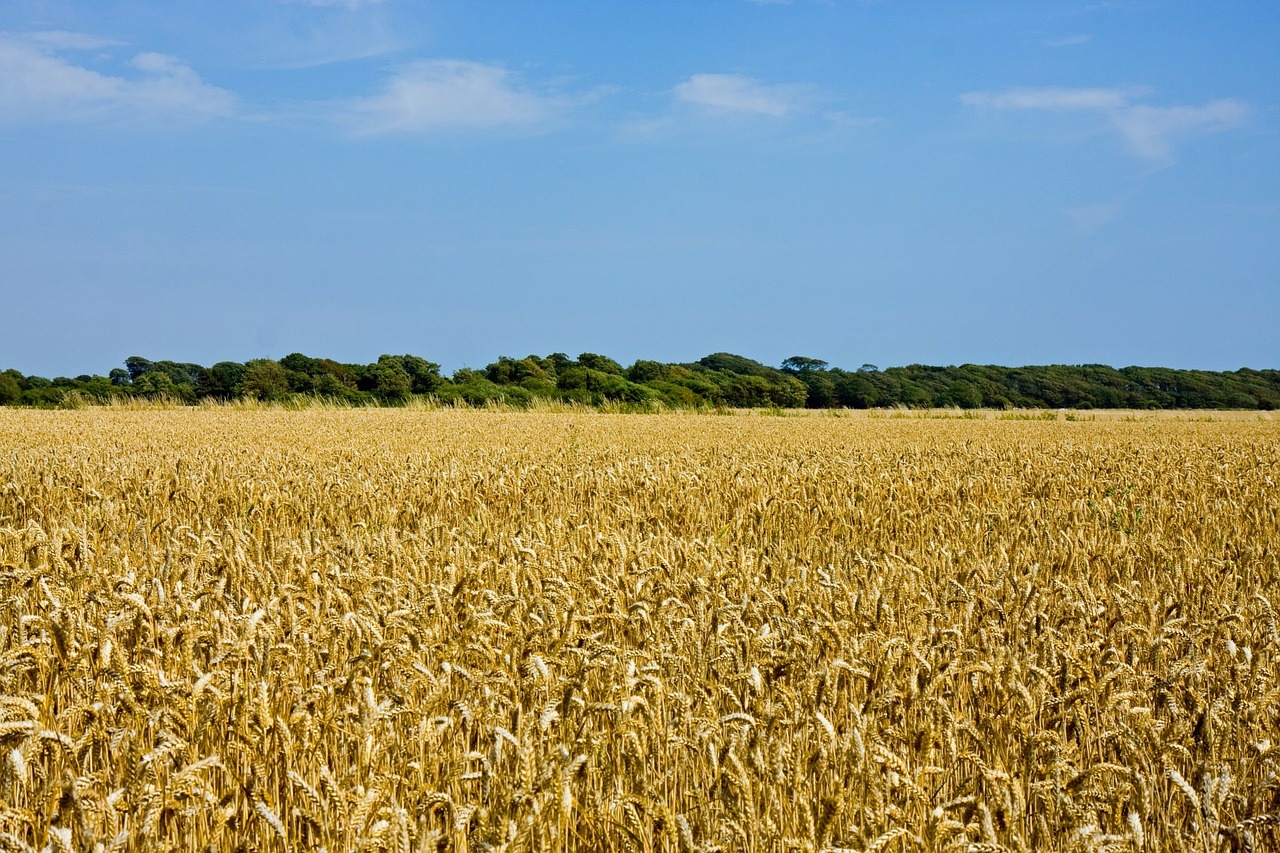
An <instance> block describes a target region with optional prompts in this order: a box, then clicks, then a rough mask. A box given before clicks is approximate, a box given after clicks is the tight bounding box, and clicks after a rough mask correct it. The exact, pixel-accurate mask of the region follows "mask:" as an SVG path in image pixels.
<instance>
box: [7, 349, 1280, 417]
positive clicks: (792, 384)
mask: <svg viewBox="0 0 1280 853" xmlns="http://www.w3.org/2000/svg"><path fill="white" fill-rule="evenodd" d="M305 397H317V398H324V399H329V400H334V401H339V402H345V403H349V404H351V405H369V404H378V405H398V404H403V403H405V402H407V401H409V400H411V399H415V398H425V397H430V398H433V399H435V400H438V401H440V402H442V403H455V402H461V403H466V404H469V405H473V406H475V405H484V404H485V403H488V402H490V401H493V402H501V403H505V404H507V405H512V406H523V405H529V404H531V403H534V402H536V401H539V400H557V401H563V402H577V403H584V404H588V405H602V404H606V403H610V404H615V405H618V406H621V407H623V408H636V409H646V408H655V407H659V406H668V407H676V408H700V407H733V408H740V407H745V408H757V407H777V408H801V407H808V408H817V409H823V408H855V409H865V408H873V407H892V406H907V407H912V408H931V407H952V406H955V407H959V408H964V409H969V408H1054V409H1058V408H1107V409H1110V408H1116V409H1275V408H1278V407H1280V371H1277V370H1249V369H1241V370H1236V371H1229V372H1221V373H1219V372H1212V371H1202V370H1172V369H1167V368H1153V367H1125V368H1120V369H1116V368H1113V367H1107V366H1105V365H1100V364H1086V365H1079V366H1067V365H1050V366H1040V367H997V366H991V365H975V364H965V365H961V366H959V367H955V366H951V367H929V366H925V365H919V364H913V365H909V366H907V367H890V368H887V369H884V370H881V369H880V368H878V367H876V366H875V365H872V364H864V365H862V366H861V367H859V368H858V369H856V370H842V369H840V368H836V367H830V366H829V365H828V364H827V363H826V362H825V361H821V360H819V359H815V358H808V357H804V356H793V357H791V358H788V359H787V360H786V361H784V362H783V363H782V365H781V366H780V367H770V366H768V365H765V364H761V363H760V362H758V361H752V360H751V359H749V358H744V357H742V356H739V355H732V354H730V353H715V354H713V355H709V356H707V357H706V358H703V359H700V360H699V361H697V362H693V363H690V364H666V363H663V362H658V361H645V360H641V361H637V362H635V363H634V364H632V365H631V366H630V367H623V366H622V365H621V364H619V363H618V362H616V361H614V360H613V359H611V358H609V357H607V356H603V355H597V354H595V353H582V354H581V355H579V356H578V357H577V358H570V357H569V356H567V355H565V354H564V353H553V354H551V355H548V356H545V357H540V356H536V355H530V356H527V357H525V358H509V357H506V356H503V357H501V358H499V359H498V360H497V361H495V362H494V363H493V364H490V365H488V366H487V367H485V368H484V369H483V370H474V369H471V368H463V369H461V370H458V371H455V372H454V373H453V374H452V375H451V376H445V375H444V374H442V373H441V372H440V365H438V364H436V363H435V362H431V361H427V360H426V359H424V358H421V357H419V356H415V355H384V356H381V357H380V358H379V359H378V360H377V361H375V362H372V363H370V364H344V363H340V362H337V361H333V360H331V359H327V358H311V357H309V356H305V355H302V354H301V353H293V354H292V355H288V356H285V357H284V358H282V359H280V360H279V361H276V360H275V359H267V358H260V359H253V360H251V361H246V362H244V363H241V362H232V361H223V362H218V363H217V364H215V365H213V366H212V367H204V366H202V365H199V364H190V363H185V362H175V361H149V360H148V359H145V358H142V357H141V356H131V357H130V358H128V359H126V360H125V363H124V367H123V368H116V369H114V370H112V371H111V372H110V373H108V374H107V375H106V376H91V375H84V376H77V377H75V378H69V377H63V376H60V377H57V378H55V379H46V378H43V377H40V376H24V375H22V374H21V373H20V372H18V371H16V370H8V371H5V372H4V373H0V405H19V406H35V407H57V406H67V405H73V404H82V403H106V402H110V401H112V400H122V399H129V398H144V399H169V400H177V401H182V402H187V403H197V402H199V401H201V400H219V401H232V400H237V399H247V398H254V399H258V400H266V401H283V400H291V399H297V398H305Z"/></svg>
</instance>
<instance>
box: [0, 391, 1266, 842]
mask: <svg viewBox="0 0 1280 853" xmlns="http://www.w3.org/2000/svg"><path fill="white" fill-rule="evenodd" d="M1050 417H1053V419H1052V420H1048V419H1043V420H1032V419H1027V420H1005V419H1000V418H997V417H995V416H992V417H987V418H983V419H963V420H962V419H957V418H942V417H938V418H921V417H896V418H895V417H822V416H810V417H760V416H758V415H748V414H742V413H740V414H738V415H735V416H732V417H716V416H711V415H692V414H661V415H610V414H598V413H588V412H581V411H579V412H574V411H568V412H532V413H518V412H500V411H478V412H472V411H452V410H440V411H415V410H375V409H368V410H324V409H315V410H305V411H280V410H271V409H268V408H262V409H252V408H249V409H244V410H232V409H219V408H216V407H206V408H197V409H160V410H150V411H148V410H138V411H133V410H127V409H114V410H113V409H85V410H81V411H62V412H38V411H13V410H9V411H6V410H0V849H4V850H20V851H26V850H49V851H78V853H89V851H98V850H104V851H106V850H110V851H119V850H179V851H204V850H210V851H232V850H246V851H249V850H261V851H283V850H298V851H302V850H325V851H330V853H337V851H358V850H388V851H444V850H449V851H482V850H495V851H496V850H539V849H540V850H612V851H650V850H664V851H712V850H722V851H738V850H742V851H821V850H833V851H834V850H848V851H868V853H869V851H877V850H884V851H898V850H903V851H906V850H929V851H932V850H938V851H974V852H975V853H995V852H996V851H1005V850H1008V851H1031V850H1036V851H1039V850H1050V851H1056V850H1063V851H1102V850H1108V851H1166V850H1168V851H1219V850H1241V851H1243V850H1266V849H1280V827H1277V821H1278V820H1280V818H1278V817H1277V815H1280V669H1278V667H1280V632H1278V623H1277V614H1276V611H1275V609H1274V603H1276V602H1277V596H1280V421H1277V420H1257V419H1252V420H1251V419H1244V418H1236V419H1215V420H1196V419H1167V418H1166V419H1142V418H1123V417H1110V418H1096V419H1093V418H1084V419H1081V420H1076V421H1069V420H1067V419H1066V418H1065V417H1056V416H1052V415H1051V416H1050Z"/></svg>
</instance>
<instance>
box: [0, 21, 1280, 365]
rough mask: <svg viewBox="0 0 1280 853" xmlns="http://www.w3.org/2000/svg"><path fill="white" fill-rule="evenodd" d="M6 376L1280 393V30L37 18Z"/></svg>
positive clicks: (12, 236)
mask: <svg viewBox="0 0 1280 853" xmlns="http://www.w3.org/2000/svg"><path fill="white" fill-rule="evenodd" d="M0 304H3V306H4V309H3V320H4V322H3V327H2V330H0V369H3V368H6V367H14V368H17V369H19V370H21V371H23V372H24V373H38V374H41V375H45V376H54V375H73V376H74V375H77V374H80V373H106V372H107V371H108V370H110V369H111V368H112V367H115V366H118V365H119V364H120V363H121V362H122V361H123V359H124V358H125V357H126V356H128V355H132V354H139V355H144V356H146V357H148V358H152V359H162V358H165V359H173V360H178V361H195V362H200V363H203V364H212V363H214V362H216V361H221V360H236V361H243V360H246V359H249V358H256V357H276V358H279V357H282V356H284V355H286V354H288V353H290V352H294V351H301V352H304V353H307V354H310V355H316V356H326V357H332V358H337V359H339V360H344V361H360V362H367V361H371V360H373V359H375V358H376V357H377V356H378V355H379V354H381V353H384V352H391V353H405V352H410V353H415V354H419V355H423V356H425V357H427V358H429V359H432V360H435V361H438V362H440V363H442V364H443V365H444V367H445V369H446V370H453V369H456V368H458V367H462V366H464V365H465V366H472V367H480V366H483V365H484V364H485V363H487V362H489V361H492V360H495V359H496V358H497V357H498V356H499V355H512V356H523V355H526V354H529V353H537V354H546V353H550V352H554V351H564V352H568V353H569V354H571V355H574V354H577V353H579V352H583V351H591V352H602V353H605V354H608V355H611V356H613V357H614V358H617V359H618V360H620V361H622V362H624V363H630V362H631V361H632V360H634V359H636V358H656V359H659V360H663V361H688V360H694V359H697V358H699V357H701V356H703V355H706V354H707V353H710V352H715V351H731V352H737V353H740V354H743V355H747V356H750V357H753V358H757V359H759V360H761V361H764V362H766V363H771V364H777V363H779V362H780V361H781V360H782V359H784V358H786V357H787V356H790V355H796V354H801V355H806V356H811V357H817V358H823V359H826V360H827V361H829V362H831V363H832V364H835V365H839V366H844V367H849V368H853V367H857V366H859V365H861V364H863V363H865V362H871V363H875V364H879V365H881V366H889V365H900V364H908V363H912V362H923V363H929V364H961V363H965V362H977V363H996V364H1006V365H1020V364H1046V363H1068V364H1078V363H1106V364H1112V365H1116V366H1123V365H1128V364H1142V365H1163V366H1172V367H1192V368H1205V369H1235V368H1238V367H1242V366H1248V367H1258V368H1262V367H1280V333H1278V331H1277V325H1278V323H1277V321H1280V3H1275V2H1271V0H1265V2H1263V0H1258V2H1243V0H1242V2H1230V3H1207V2H1174V0H1168V1H1167V2H1166V1H1165V0H1129V2H1126V1H1125V0H1118V2H1052V0H1045V2H1029V0H1019V2H994V0H972V2H968V1H967V0H951V1H950V2H925V0H917V2H905V0H900V1H899V2H895V0H881V2H872V1H871V0H861V2H858V1H857V0H826V2H819V0H791V2H784V1H783V0H774V1H773V2H760V0H755V2H753V0H697V2H690V0H681V2H666V0H646V2H638V0H636V2H614V0H539V2H528V0H521V2H506V1H505V0H499V2H462V0H439V1H438V2H432V0H381V2H373V1H372V0H326V2H321V0H310V1H309V2H308V0H222V2H217V3H214V2H196V0H168V2H165V3H156V2H154V0H133V2H123V0H93V2H86V0H76V2H72V0H5V2H4V3H0Z"/></svg>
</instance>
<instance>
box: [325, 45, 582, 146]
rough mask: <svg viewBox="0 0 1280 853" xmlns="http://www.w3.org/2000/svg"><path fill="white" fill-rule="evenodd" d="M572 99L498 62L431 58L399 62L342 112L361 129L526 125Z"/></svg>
mask: <svg viewBox="0 0 1280 853" xmlns="http://www.w3.org/2000/svg"><path fill="white" fill-rule="evenodd" d="M573 103H574V99H572V98H567V97H563V96H557V95H554V94H545V93H542V92H538V91H535V90H533V89H531V88H529V87H527V86H524V85H522V84H521V82H520V81H519V80H518V79H516V78H515V77H514V76H513V75H512V74H511V73H510V72H509V71H507V70H506V69H505V68H503V67H501V66H499V65H488V64H484V63H480V62H467V61H463V60H457V59H433V60H423V61H420V62H414V63H410V64H409V65H405V66H403V67H402V68H400V69H399V71H397V72H396V74H395V75H394V76H393V77H391V79H389V80H388V81H387V83H386V85H385V87H384V88H383V91H382V92H381V93H380V94H377V95H373V96H371V97H368V98H360V99H357V100H355V101H354V102H350V103H349V104H348V109H347V110H346V112H345V117H346V118H347V120H348V121H349V122H350V123H351V124H352V126H353V127H354V129H355V130H356V132H357V133H359V134H362V135H378V134H388V133H436V132H442V131H451V130H452V131H456V130H484V129H497V128H525V129H529V128H536V127H539V126H543V125H546V124H548V123H549V122H551V121H552V120H554V119H556V118H558V117H559V116H561V115H562V114H563V113H564V112H565V110H566V109H567V108H568V107H569V106H571V105H572V104H573Z"/></svg>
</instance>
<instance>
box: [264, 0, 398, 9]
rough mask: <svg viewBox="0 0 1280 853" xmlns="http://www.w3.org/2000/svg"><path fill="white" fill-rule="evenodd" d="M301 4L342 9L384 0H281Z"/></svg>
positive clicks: (373, 3)
mask: <svg viewBox="0 0 1280 853" xmlns="http://www.w3.org/2000/svg"><path fill="white" fill-rule="evenodd" d="M283 2H286V3H299V4H301V5H303V6H331V7H339V8H343V9H359V8H362V7H364V6H381V5H382V4H383V3H384V2H386V0H283Z"/></svg>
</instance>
